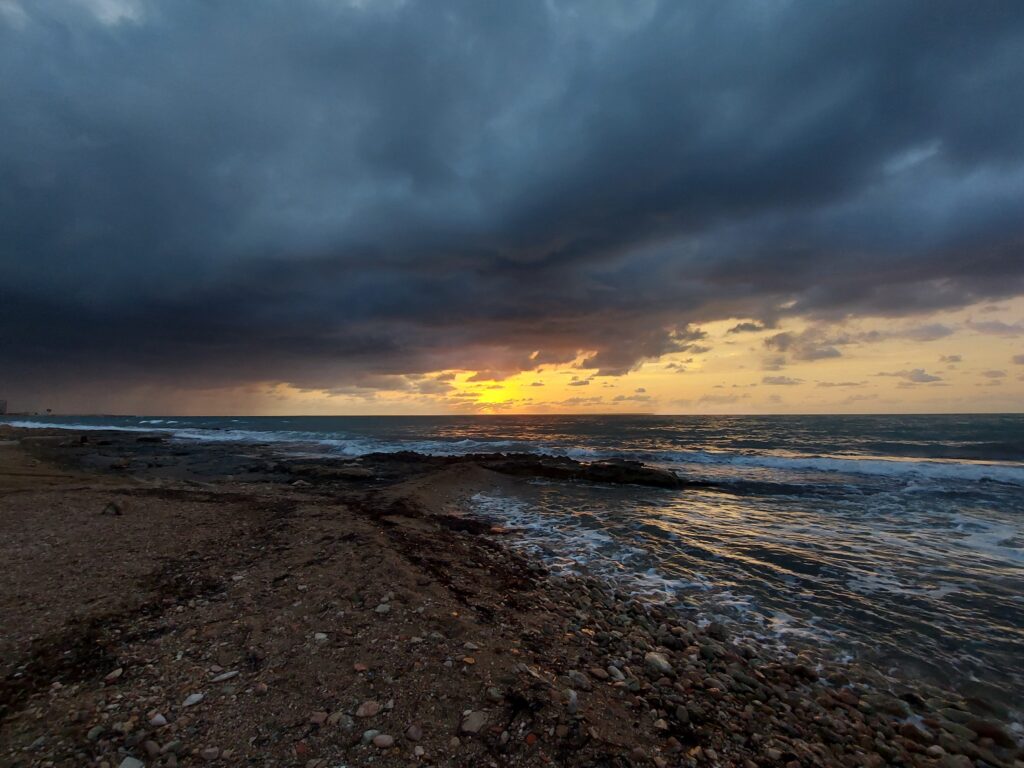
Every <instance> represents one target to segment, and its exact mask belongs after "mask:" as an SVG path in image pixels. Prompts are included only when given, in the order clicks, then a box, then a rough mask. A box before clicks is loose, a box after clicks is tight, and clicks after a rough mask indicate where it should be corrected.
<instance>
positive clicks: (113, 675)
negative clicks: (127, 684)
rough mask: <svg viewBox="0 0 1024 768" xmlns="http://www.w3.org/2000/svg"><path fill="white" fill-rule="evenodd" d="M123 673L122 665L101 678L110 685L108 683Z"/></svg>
mask: <svg viewBox="0 0 1024 768" xmlns="http://www.w3.org/2000/svg"><path fill="white" fill-rule="evenodd" d="M123 674H124V667H118V668H117V669H115V670H114V671H113V672H110V673H109V674H107V676H106V677H104V678H103V682H104V683H106V684H107V685H110V683H113V682H114V681H116V680H117V679H118V678H120V677H121V675H123Z"/></svg>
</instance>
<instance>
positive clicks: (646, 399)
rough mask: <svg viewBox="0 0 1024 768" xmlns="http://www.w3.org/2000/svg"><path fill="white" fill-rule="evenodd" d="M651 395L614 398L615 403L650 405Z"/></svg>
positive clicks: (617, 396)
mask: <svg viewBox="0 0 1024 768" xmlns="http://www.w3.org/2000/svg"><path fill="white" fill-rule="evenodd" d="M652 399H653V398H652V397H651V396H650V395H616V396H615V397H613V398H612V402H613V403H626V402H630V401H632V402H637V403H649V402H651V401H652Z"/></svg>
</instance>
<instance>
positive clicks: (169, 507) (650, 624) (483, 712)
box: [0, 426, 1024, 768]
mask: <svg viewBox="0 0 1024 768" xmlns="http://www.w3.org/2000/svg"><path fill="white" fill-rule="evenodd" d="M538 479H540V480H543V481H544V482H546V483H551V484H555V485H558V484H568V485H579V484H584V485H585V484H589V483H596V484H601V485H606V486H614V487H621V488H623V489H626V490H628V489H631V488H648V489H649V488H666V487H670V488H672V489H674V490H676V491H678V492H680V493H684V494H685V493H687V492H699V490H700V488H701V486H702V483H698V482H694V483H692V488H691V487H689V486H688V484H687V481H686V480H684V479H680V478H679V477H677V476H676V475H674V474H672V473H668V472H666V471H665V470H663V469H659V468H656V467H649V466H643V465H638V464H634V463H629V462H623V461H583V462H581V461H577V460H575V459H572V458H568V457H557V458H553V457H544V456H538V455H522V454H501V453H488V454H464V455H452V456H426V455H423V454H419V453H414V452H393V453H387V454H384V453H367V454H364V455H361V456H358V457H346V456H337V457H328V456H300V455H296V454H295V453H294V452H291V453H289V452H286V451H283V450H282V449H281V447H280V446H276V445H274V444H268V443H245V444H239V443H231V442H202V441H194V440H193V441H188V440H180V439H172V438H171V437H169V436H168V435H167V434H166V433H160V432H157V431H152V432H144V431H113V430H110V431H75V430H64V429H20V428H14V427H3V426H0V547H2V548H3V550H4V551H3V553H2V557H3V562H5V563H6V564H7V567H6V568H5V570H4V573H3V576H2V577H0V584H2V589H0V658H2V659H3V664H4V668H3V669H2V675H3V687H2V689H0V696H2V698H0V718H2V720H0V745H2V746H0V764H3V765H9V766H30V765H31V766H35V765H39V766H43V765H76V766H81V765H89V766H112V767H116V766H126V768H128V767H130V766H138V765H139V764H142V765H163V766H174V765H205V764H211V765H243V764H244V765H300V766H307V768H318V767H320V766H322V767H323V768H329V767H330V768H334V767H336V766H341V765H346V766H359V765H375V766H411V765H420V764H422V765H439V766H446V765H452V766H478V765H515V766H534V765H558V766H563V765H564V766H631V765H636V766H644V765H652V766H681V765H687V766H689V765H709V766H711V765H715V766H719V765H720V766H774V765H780V766H782V765H785V766H816V765H823V766H883V765H908V766H944V767H945V766H951V767H959V766H974V765H977V766H982V765H992V766H1019V765H1024V761H1022V756H1024V753H1022V751H1021V746H1020V743H1019V736H1020V735H1019V733H1018V732H1017V731H1015V730H1014V727H1013V726H1012V724H1009V723H1007V722H1005V720H1004V717H1005V713H1004V712H1000V711H996V710H994V709H993V708H992V707H990V706H988V705H987V704H986V703H985V702H983V701H980V700H976V699H972V698H970V697H964V696H961V695H960V694H957V693H956V692H954V691H952V690H949V689H944V688H942V687H941V686H935V685H932V684H930V683H925V682H921V681H917V680H915V679H914V678H913V677H912V676H910V677H904V678H900V677H899V676H892V675H890V674H888V673H883V672H882V671H879V670H877V669H874V668H872V667H870V666H867V665H863V666H861V665H858V664H844V665H837V664H834V663H833V662H832V661H831V659H830V658H829V656H828V654H827V653H818V652H816V650H815V649H814V648H813V647H802V648H796V647H793V648H790V649H788V650H780V649H779V648H778V647H776V646H774V645H770V644H761V643H759V642H758V641H757V639H756V638H754V637H751V636H749V635H746V634H743V633H734V632H733V631H732V629H731V628H730V627H727V626H724V625H723V624H721V623H718V622H710V623H708V622H705V621H699V620H696V619H697V618H698V617H697V616H696V614H695V613H694V614H693V615H688V612H687V610H685V608H683V609H680V608H678V607H675V606H671V605H666V604H665V603H658V602H656V601H650V600H646V599H643V598H642V597H641V596H638V595H636V594H634V593H632V592H630V591H629V590H625V589H623V588H622V586H621V585H618V586H617V585H616V584H615V583H614V582H609V581H607V580H604V579H599V578H596V577H593V576H588V575H585V574H573V573H561V572H554V571H553V570H552V569H550V568H549V566H548V565H547V564H545V563H544V562H543V561H541V560H538V559H535V558H532V557H531V556H530V555H529V553H527V552H525V551H524V550H523V549H522V548H520V547H516V546H512V545H511V541H512V539H513V538H514V532H512V531H509V530H507V529H505V528H503V527H502V526H501V525H500V524H499V522H498V521H488V520H487V519H482V518H480V517H479V516H473V515H468V514H466V513H465V510H466V503H467V500H470V499H473V498H478V497H479V496H480V495H481V494H484V495H490V496H494V495H502V494H506V495H508V494H515V493H516V492H517V489H518V488H519V486H521V485H522V484H524V483H529V482H531V481H533V480H538ZM133 761H138V762H133Z"/></svg>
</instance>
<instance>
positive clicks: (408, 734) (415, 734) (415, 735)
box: [405, 724, 423, 741]
mask: <svg viewBox="0 0 1024 768" xmlns="http://www.w3.org/2000/svg"><path fill="white" fill-rule="evenodd" d="M405 738H407V739H408V740H409V741H419V740H420V739H422V738H423V729H422V728H420V727H419V726H418V725H415V724H414V725H410V726H409V727H408V728H407V729H406V731H405Z"/></svg>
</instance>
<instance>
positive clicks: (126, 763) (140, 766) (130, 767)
mask: <svg viewBox="0 0 1024 768" xmlns="http://www.w3.org/2000/svg"><path fill="white" fill-rule="evenodd" d="M117 768H146V764H145V763H144V762H142V761H141V760H136V759H135V758H134V757H126V758H125V759H124V760H122V761H121V764H120V765H119V766H118V767H117Z"/></svg>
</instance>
